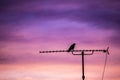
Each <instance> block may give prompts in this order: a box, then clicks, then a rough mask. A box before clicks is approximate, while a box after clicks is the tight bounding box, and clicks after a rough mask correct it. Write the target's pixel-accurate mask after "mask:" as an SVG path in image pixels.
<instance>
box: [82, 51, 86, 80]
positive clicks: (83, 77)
mask: <svg viewBox="0 0 120 80" xmlns="http://www.w3.org/2000/svg"><path fill="white" fill-rule="evenodd" d="M84 79H85V75H84V51H82V80H84Z"/></svg>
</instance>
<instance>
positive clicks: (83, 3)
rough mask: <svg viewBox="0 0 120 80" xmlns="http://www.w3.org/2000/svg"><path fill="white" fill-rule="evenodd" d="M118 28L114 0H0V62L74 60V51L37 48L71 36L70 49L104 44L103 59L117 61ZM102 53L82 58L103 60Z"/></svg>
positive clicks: (118, 4)
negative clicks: (72, 52) (54, 51)
mask: <svg viewBox="0 0 120 80" xmlns="http://www.w3.org/2000/svg"><path fill="white" fill-rule="evenodd" d="M119 34H120V1H119V0H91V1H89V0H0V64H13V63H32V64H33V63H51V64H52V63H63V64H65V63H70V64H79V63H80V60H81V59H80V58H79V56H76V57H75V56H73V55H71V54H69V53H66V54H65V53H61V54H47V55H45V54H42V55H40V54H38V53H39V50H57V49H58V50H59V49H63V50H64V49H68V47H69V45H71V44H72V43H74V42H75V43H76V44H77V45H76V47H75V49H83V48H84V49H104V48H106V47H108V46H109V47H110V56H109V60H108V65H113V64H114V65H115V66H117V67H119V66H120V63H119V61H120V54H119V53H120V50H119V48H120V35H119ZM104 57H105V56H104V55H102V54H98V55H93V56H91V57H86V62H88V63H87V64H91V65H92V63H93V64H95V63H96V64H99V62H100V64H103V63H102V61H104ZM91 59H95V60H97V61H98V62H97V61H95V60H91ZM116 80H117V79H116Z"/></svg>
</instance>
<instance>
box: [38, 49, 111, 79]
mask: <svg viewBox="0 0 120 80" xmlns="http://www.w3.org/2000/svg"><path fill="white" fill-rule="evenodd" d="M108 50H109V47H107V49H97V50H96V49H89V50H85V49H83V50H71V51H69V52H72V54H73V55H82V80H85V74H84V55H93V53H94V52H103V53H106V55H109V51H108ZM57 52H68V50H52V51H39V53H57ZM74 52H81V53H80V54H78V53H77V54H76V53H74ZM85 52H91V53H89V54H88V53H87V54H86V53H85Z"/></svg>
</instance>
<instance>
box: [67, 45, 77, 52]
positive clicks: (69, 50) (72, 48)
mask: <svg viewBox="0 0 120 80" xmlns="http://www.w3.org/2000/svg"><path fill="white" fill-rule="evenodd" d="M74 48H75V43H73V44H72V45H71V46H70V47H69V49H68V50H67V52H71V51H73V50H74Z"/></svg>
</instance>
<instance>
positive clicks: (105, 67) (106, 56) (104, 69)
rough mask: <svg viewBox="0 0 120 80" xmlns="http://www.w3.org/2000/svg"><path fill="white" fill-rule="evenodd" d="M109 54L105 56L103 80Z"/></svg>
mask: <svg viewBox="0 0 120 80" xmlns="http://www.w3.org/2000/svg"><path fill="white" fill-rule="evenodd" d="M107 57H108V54H106V56H105V63H104V67H103V72H102V80H103V79H104V75H105V69H106V64H107V59H108V58H107Z"/></svg>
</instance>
